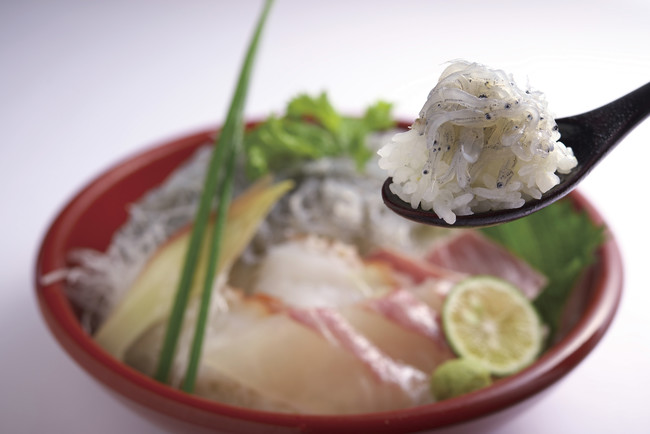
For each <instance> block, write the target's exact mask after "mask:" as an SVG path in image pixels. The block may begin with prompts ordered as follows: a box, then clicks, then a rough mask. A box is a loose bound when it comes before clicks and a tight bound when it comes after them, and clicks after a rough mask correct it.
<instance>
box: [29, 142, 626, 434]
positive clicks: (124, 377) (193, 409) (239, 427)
mask: <svg viewBox="0 0 650 434" xmlns="http://www.w3.org/2000/svg"><path fill="white" fill-rule="evenodd" d="M212 135H213V131H204V132H200V133H197V134H194V135H190V136H187V137H183V138H181V139H178V140H173V141H171V142H169V143H166V144H163V145H162V146H157V147H154V148H151V149H149V150H146V151H144V152H142V153H140V154H138V155H135V156H134V157H132V158H129V159H127V160H125V161H123V162H121V163H120V164H117V165H116V166H114V167H113V168H111V169H109V170H108V171H107V172H105V173H103V174H102V175H100V176H99V177H97V178H96V179H95V180H94V181H92V182H91V183H90V184H89V185H88V186H86V187H85V188H84V189H83V190H82V191H81V192H80V193H79V194H77V195H76V196H75V197H74V198H73V199H72V200H71V201H70V202H69V203H68V204H67V205H66V206H65V208H64V209H63V210H62V211H61V213H60V214H59V215H58V216H57V217H56V219H55V220H54V222H53V223H52V225H51V227H50V228H49V231H48V232H47V234H46V236H45V238H44V240H43V243H42V246H41V249H40V253H39V256H38V262H37V267H36V270H35V286H36V292H37V295H38V302H39V305H40V308H41V311H42V313H43V316H44V318H45V320H46V322H47V324H48V326H49V328H50V329H51V331H52V333H53V334H54V336H55V337H56V339H57V340H58V341H59V343H60V344H61V345H62V346H63V348H64V349H65V350H66V351H67V352H68V354H69V355H70V356H71V357H72V358H73V359H74V360H75V361H76V362H77V363H78V364H79V365H81V367H82V368H83V369H85V370H86V371H87V372H88V373H89V374H90V375H91V376H92V377H93V378H95V379H96V380H97V381H98V382H100V383H101V384H102V385H104V386H105V387H106V388H108V389H109V390H110V391H112V392H114V394H116V395H117V396H118V398H120V400H121V401H122V402H124V403H125V404H126V405H128V406H129V407H131V408H132V409H133V410H135V411H138V412H139V413H141V414H143V415H145V416H146V417H148V418H150V419H151V420H153V421H154V422H156V423H158V424H162V425H164V426H165V428H166V429H168V430H170V429H171V430H176V431H178V432H182V433H189V432H215V431H217V432H234V433H255V434H259V433H265V432H273V433H279V432H310V433H333V432H336V433H397V432H414V431H424V430H433V429H440V428H443V427H450V426H451V425H456V424H465V425H466V426H468V427H472V426H474V427H476V430H478V431H476V432H479V431H484V430H486V429H490V427H493V426H494V425H495V424H498V423H500V421H503V420H504V419H507V418H509V417H511V416H512V415H513V413H515V412H520V411H522V409H524V408H525V407H527V406H529V405H530V404H532V403H534V402H535V401H536V400H537V398H539V397H540V396H542V395H543V393H542V392H544V391H546V390H548V389H549V386H551V385H553V384H554V383H556V382H557V381H558V380H560V379H561V378H563V377H564V376H565V375H567V374H568V373H569V372H570V371H571V370H572V369H573V368H575V367H576V366H577V365H578V364H579V363H580V361H582V360H583V359H584V358H585V356H587V354H589V352H590V351H591V350H592V349H593V348H594V347H595V346H596V344H597V343H598V342H599V341H600V339H601V337H602V336H603V334H604V333H605V331H606V330H607V328H608V327H609V325H610V323H611V321H612V319H613V317H614V314H615V312H616V309H617V307H618V304H619V299H620V296H621V291H622V285H623V269H622V264H621V256H620V253H619V250H618V247H617V245H616V241H615V240H614V239H613V237H612V235H611V234H610V233H607V237H608V238H607V242H606V243H605V244H604V245H603V246H602V248H600V250H599V252H598V261H597V263H596V265H595V266H594V267H593V269H592V270H591V272H590V274H589V276H588V277H587V280H586V284H584V285H582V286H581V287H580V288H581V289H580V291H581V293H580V294H579V297H577V299H578V302H577V303H572V305H571V309H572V310H573V312H571V313H572V314H573V316H577V317H579V319H578V321H577V322H576V323H575V324H574V325H573V326H571V327H570V328H569V329H568V330H567V331H566V333H565V334H564V336H563V338H562V339H561V340H560V341H559V342H558V343H557V344H556V345H554V346H553V347H552V348H551V349H550V350H548V351H547V352H546V353H545V354H544V355H543V356H542V357H541V358H540V359H539V360H538V361H537V362H536V363H535V364H533V365H531V366H530V367H528V368H527V369H525V370H524V371H522V372H520V373H518V374H516V375H514V376H511V377H509V378H506V379H503V380H500V381H498V382H496V383H495V384H494V385H492V386H490V387H488V388H485V389H482V390H479V391H478V392H475V393H472V394H468V395H465V396H461V397H458V398H454V399H450V400H447V401H443V402H440V403H436V404H431V405H425V406H420V407H415V408H411V409H406V410H399V411H392V412H382V413H373V414H362V415H345V416H308V415H301V416H299V415H291V414H281V413H271V412H261V411H255V410H248V409H245V408H238V407H233V406H229V405H225V404H220V403H217V402H213V401H208V400H206V399H202V398H200V397H197V396H192V395H189V394H186V393H184V392H180V391H178V390H176V389H173V388H171V387H168V386H165V385H163V384H161V383H158V382H156V381H154V380H152V379H150V378H148V377H146V376H144V375H142V374H140V373H139V372H137V371H135V370H133V369H131V368H129V367H128V366H126V365H124V364H122V363H120V362H118V361H117V360H115V359H113V358H112V357H111V356H110V355H108V354H107V353H106V352H104V351H103V350H102V349H101V348H100V347H99V346H97V345H96V344H95V342H94V341H93V340H92V338H91V337H90V336H89V335H88V334H87V333H86V332H84V330H83V329H82V327H81V326H80V324H79V321H78V318H77V316H76V314H75V310H74V308H73V306H72V305H71V304H70V302H69V301H68V299H67V298H66V295H65V293H64V288H63V284H61V283H53V284H44V283H42V282H41V279H40V276H43V275H45V274H47V273H49V272H51V271H53V270H59V269H62V268H64V267H65V266H66V258H67V254H68V252H70V251H71V250H73V249H76V248H79V247H85V248H93V249H98V250H105V249H106V247H107V246H108V244H109V242H110V239H111V237H112V235H113V233H114V232H115V231H116V230H117V228H119V227H120V226H121V225H122V224H123V223H124V222H125V220H126V218H127V205H128V204H129V203H131V202H133V201H135V200H137V199H138V198H140V197H141V196H142V195H143V194H144V193H145V192H146V191H148V190H149V189H151V188H153V187H154V186H156V185H158V184H159V183H160V182H161V181H162V180H163V179H164V178H165V177H166V176H167V175H168V174H169V173H171V172H172V171H173V170H174V169H175V168H176V167H177V166H178V165H179V164H180V163H181V162H183V161H184V160H186V159H187V158H188V157H189V156H190V155H191V154H192V153H193V151H194V150H196V149H197V148H198V147H199V146H201V145H203V144H205V143H209V142H210V141H211V136H212ZM378 194H379V193H378ZM568 200H571V201H573V202H574V204H575V205H576V206H578V207H580V208H583V209H585V210H586V211H587V212H588V214H589V215H590V216H591V218H592V219H593V220H594V221H595V222H596V223H603V221H602V218H601V216H600V215H599V214H598V212H597V211H596V210H595V209H594V208H593V207H592V206H591V205H590V204H589V203H588V201H587V200H586V199H585V198H584V197H582V196H581V195H580V194H578V193H573V194H571V195H570V196H569V199H568Z"/></svg>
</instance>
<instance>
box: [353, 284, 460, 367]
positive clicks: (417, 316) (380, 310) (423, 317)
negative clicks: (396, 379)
mask: <svg viewBox="0 0 650 434" xmlns="http://www.w3.org/2000/svg"><path fill="white" fill-rule="evenodd" d="M341 315H343V316H344V317H345V319H346V321H347V322H349V324H350V325H351V326H352V327H354V329H355V330H356V331H357V332H358V333H359V334H361V335H362V336H364V337H365V338H366V339H368V340H369V341H370V342H371V343H372V344H373V345H374V346H375V347H377V349H379V350H380V351H381V352H382V353H384V354H386V355H387V356H389V357H390V358H391V359H393V360H395V361H397V362H400V363H404V364H407V365H410V366H413V367H415V368H417V369H419V370H420V371H422V372H427V373H431V372H432V371H433V370H434V369H435V367H436V366H438V365H439V364H440V363H442V362H444V361H445V360H448V359H450V358H452V357H454V355H453V353H452V352H451V350H450V349H449V346H448V345H447V343H446V341H445V340H444V337H443V336H442V330H441V328H440V326H439V324H438V321H437V318H436V314H435V312H433V310H432V309H430V308H429V306H427V305H426V304H425V303H424V302H422V301H420V300H418V299H416V298H415V297H414V296H413V295H412V294H409V292H408V291H406V290H399V291H395V292H394V293H391V294H389V295H388V296H386V297H382V298H379V299H376V300H372V301H369V302H368V303H364V304H361V305H357V306H350V307H347V308H344V309H342V310H341Z"/></svg>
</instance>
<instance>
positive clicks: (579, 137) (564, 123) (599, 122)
mask: <svg viewBox="0 0 650 434" xmlns="http://www.w3.org/2000/svg"><path fill="white" fill-rule="evenodd" d="M648 115H650V83H647V84H645V85H643V86H641V87H640V88H638V89H636V90H634V91H632V92H630V93H628V94H627V95H624V96H622V97H621V98H619V99H617V100H615V101H612V102H610V103H609V104H606V105H604V106H602V107H600V108H597V109H594V110H591V111H589V112H586V113H583V114H579V115H576V116H571V117H567V118H563V119H558V120H557V123H558V126H559V127H560V132H561V133H562V136H563V137H567V140H566V141H567V142H568V143H572V144H573V143H575V144H580V146H574V148H573V150H574V152H575V153H576V157H577V158H578V161H581V162H582V163H583V164H586V165H588V166H591V165H592V164H591V163H595V162H596V161H597V160H599V159H601V158H602V157H603V156H605V154H607V153H608V152H609V151H611V150H612V149H613V148H614V147H615V146H616V145H617V144H618V143H619V142H620V141H621V140H622V139H623V138H624V137H625V136H626V135H627V134H628V133H629V132H630V131H632V129H634V127H636V126H637V125H638V124H639V123H640V122H641V121H642V120H643V119H645V118H646V117H647V116H648ZM560 140H562V139H560Z"/></svg>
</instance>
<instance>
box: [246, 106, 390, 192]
mask: <svg viewBox="0 0 650 434" xmlns="http://www.w3.org/2000/svg"><path fill="white" fill-rule="evenodd" d="M391 108H392V107H391V104H389V103H386V102H383V101H379V102H377V103H376V104H373V105H371V106H370V107H368V108H367V109H366V111H365V113H364V115H363V116H362V117H360V118H353V117H346V116H342V115H341V114H339V113H338V112H337V111H336V110H335V109H334V107H333V106H332V105H331V103H330V101H329V99H328V98H327V95H326V94H325V93H322V94H320V95H319V96H316V97H311V96H309V95H299V96H297V97H296V98H294V99H292V100H291V101H290V102H289V104H288V105H287V109H286V114H285V115H284V116H282V117H277V116H270V117H269V118H268V119H267V120H265V121H264V122H263V123H261V124H259V125H258V126H257V127H255V128H254V129H252V130H251V131H249V132H248V133H247V134H246V136H245V138H244V152H245V156H246V173H247V175H248V176H249V177H250V178H251V179H256V178H259V177H260V176H262V175H265V174H267V173H269V172H277V171H280V170H287V169H289V168H291V167H295V166H297V165H299V164H301V163H304V162H305V161H308V160H314V159H318V158H323V157H340V156H347V157H350V158H352V159H354V161H355V162H356V163H357V167H359V168H361V167H363V165H364V164H365V163H366V162H367V161H368V160H369V159H370V157H371V156H372V152H371V151H370V149H368V147H367V146H366V138H367V135H368V134H369V133H371V132H374V131H381V130H386V129H389V128H392V127H394V126H395V121H394V119H393V117H392V115H391Z"/></svg>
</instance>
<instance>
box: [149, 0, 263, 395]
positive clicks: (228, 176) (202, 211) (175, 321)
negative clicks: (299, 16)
mask: <svg viewBox="0 0 650 434" xmlns="http://www.w3.org/2000/svg"><path fill="white" fill-rule="evenodd" d="M272 3H273V0H267V1H266V2H265V4H264V9H263V10H262V13H261V15H260V18H259V20H258V22H257V26H256V28H255V32H254V34H253V38H252V40H251V42H250V45H249V47H248V50H247V53H246V57H245V59H244V64H243V66H242V69H241V72H240V74H239V79H238V82H237V87H236V88H235V93H234V95H233V98H232V101H231V104H230V108H229V110H228V116H227V117H226V121H225V123H224V126H223V128H222V130H221V133H220V134H219V137H218V138H217V139H216V141H217V143H215V148H214V152H213V153H212V157H211V159H210V164H209V167H208V171H207V174H206V176H205V180H204V185H203V191H202V193H201V200H200V202H199V208H198V211H197V214H196V218H195V221H194V225H193V227H192V233H191V235H190V241H189V247H188V250H187V253H186V256H185V262H184V264H183V270H182V273H181V278H180V280H179V284H178V290H177V292H176V297H175V299H174V304H173V305H172V310H171V313H170V316H169V322H168V324H167V330H166V332H165V338H164V341H163V347H162V350H161V353H160V358H159V361H158V367H157V370H156V374H155V378H156V379H157V380H158V381H160V382H163V383H165V382H167V381H168V378H169V374H170V371H171V367H172V363H173V359H174V354H175V353H176V347H177V346H178V339H179V336H180V333H181V327H182V324H183V318H184V316H185V311H186V308H187V303H188V299H189V296H190V290H191V288H192V285H193V281H194V277H195V275H196V269H197V265H198V263H199V259H200V258H199V257H200V255H201V250H202V243H203V241H204V240H205V239H206V238H209V241H210V246H209V254H208V263H207V264H208V266H207V270H206V274H205V281H204V285H203V292H202V295H201V304H200V305H199V314H198V317H197V321H196V328H195V331H194V339H193V341H192V348H191V349H190V358H189V362H188V367H187V371H186V373H185V378H184V382H183V386H182V389H183V390H185V391H186V392H191V391H192V390H193V389H194V382H195V379H196V373H197V369H198V363H199V359H200V355H201V348H202V344H203V335H204V332H205V325H206V322H207V314H208V306H209V304H210V294H211V289H212V286H213V283H214V277H215V273H216V268H217V263H218V261H219V250H220V245H221V239H222V235H223V232H224V226H225V221H226V215H227V211H228V207H229V205H230V200H231V196H232V187H233V177H234V167H235V163H236V155H237V152H238V149H239V148H240V147H241V143H242V141H243V135H244V119H243V117H244V115H243V113H244V103H245V100H246V94H247V93H248V85H249V82H250V76H251V72H252V69H253V61H254V59H255V55H256V52H257V46H258V45H259V41H260V39H261V33H262V29H263V27H264V23H265V22H266V17H267V16H268V13H269V10H270V8H271V5H272ZM215 197H217V198H218V203H219V207H218V210H217V218H216V221H215V224H214V228H213V229H212V231H209V230H208V220H209V217H210V213H211V208H212V201H213V199H214V198H215Z"/></svg>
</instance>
